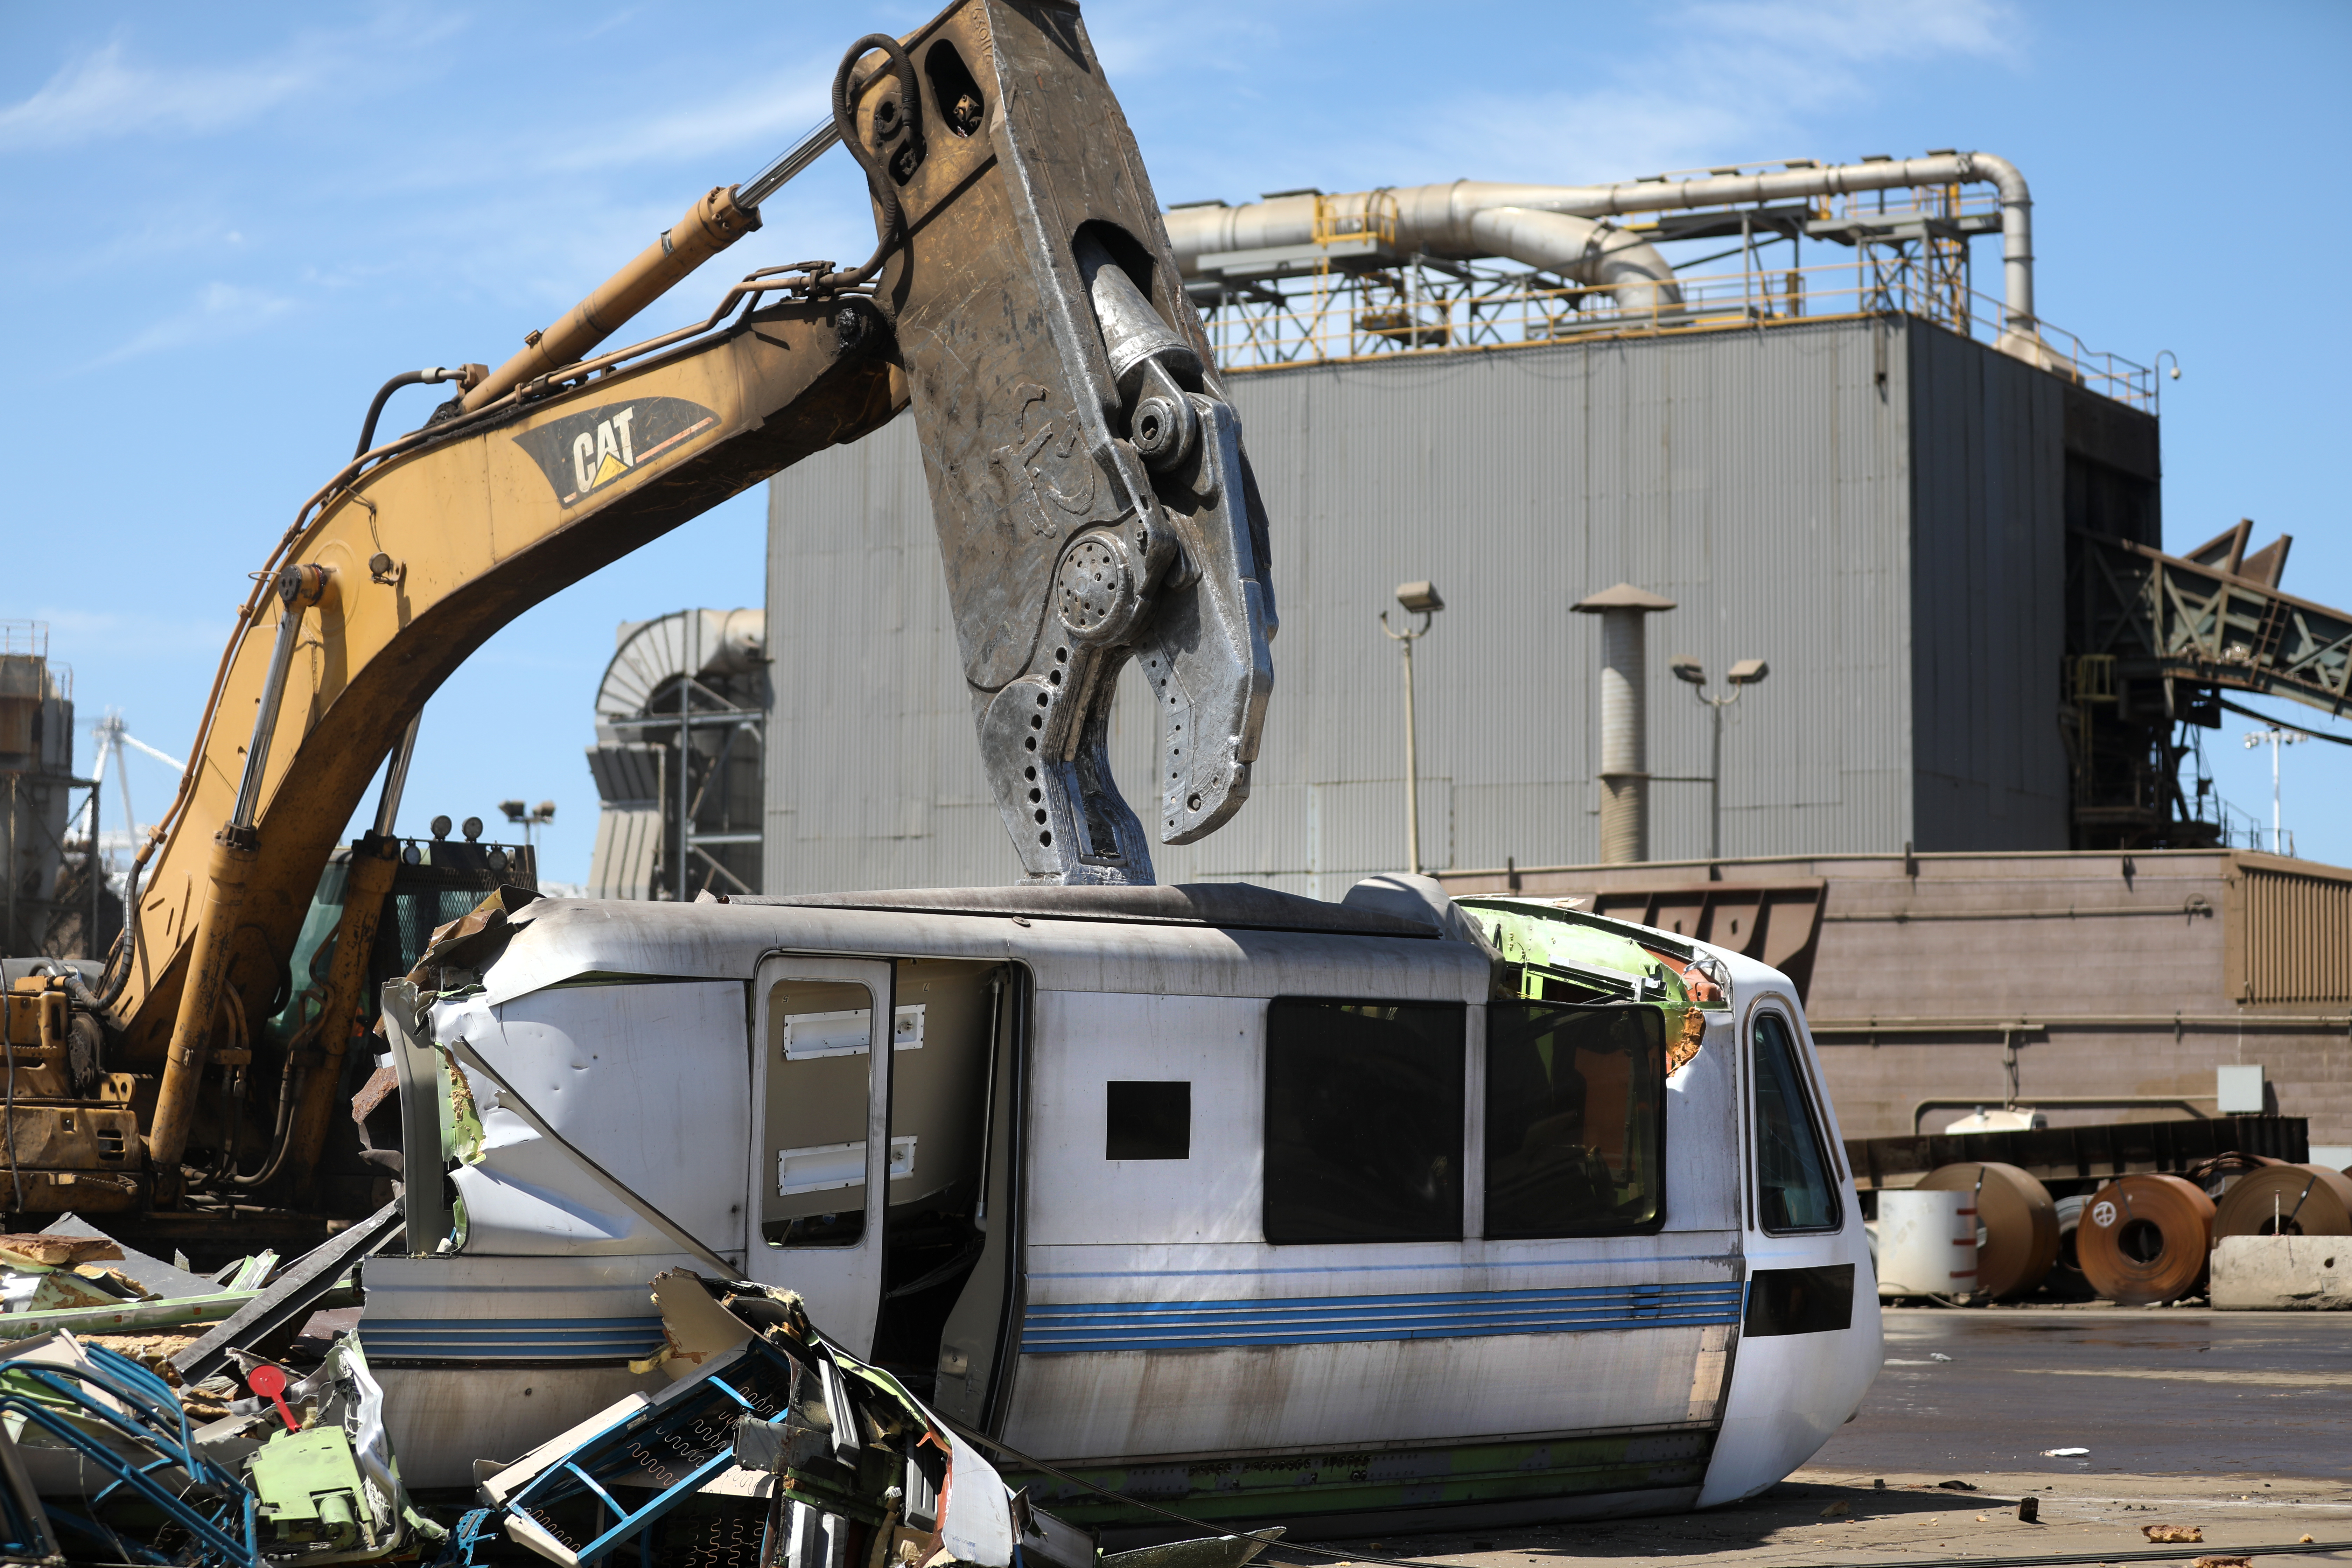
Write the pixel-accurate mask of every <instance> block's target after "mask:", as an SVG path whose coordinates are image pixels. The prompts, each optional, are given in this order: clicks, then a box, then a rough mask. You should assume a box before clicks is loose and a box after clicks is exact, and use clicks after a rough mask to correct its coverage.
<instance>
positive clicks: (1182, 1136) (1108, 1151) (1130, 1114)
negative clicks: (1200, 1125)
mask: <svg viewBox="0 0 2352 1568" xmlns="http://www.w3.org/2000/svg"><path fill="white" fill-rule="evenodd" d="M1103 1089H1104V1091H1105V1092H1104V1100H1105V1101H1106V1103H1105V1105H1104V1107H1103V1158H1104V1159H1106V1160H1189V1159H1191V1158H1192V1084H1191V1083H1190V1082H1187V1081H1185V1080H1183V1079H1177V1080H1175V1081H1172V1082H1159V1081H1149V1080H1130V1081H1127V1082H1117V1081H1114V1082H1111V1083H1107V1084H1105V1085H1104V1086H1103Z"/></svg>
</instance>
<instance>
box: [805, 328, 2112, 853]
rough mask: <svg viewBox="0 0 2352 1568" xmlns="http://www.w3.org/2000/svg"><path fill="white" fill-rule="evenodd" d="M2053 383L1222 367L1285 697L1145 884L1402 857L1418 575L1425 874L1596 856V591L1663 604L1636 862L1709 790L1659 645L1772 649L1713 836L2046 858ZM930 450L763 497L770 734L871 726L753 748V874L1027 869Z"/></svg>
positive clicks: (1145, 733) (1685, 343)
mask: <svg viewBox="0 0 2352 1568" xmlns="http://www.w3.org/2000/svg"><path fill="white" fill-rule="evenodd" d="M1882 372H1883V373H1884V375H1885V381H1884V382H1883V383H1882V382H1881V380H1880V379H1879V377H1880V374H1881V373H1882ZM1931 372H1932V380H1933V383H1934V384H1933V386H1932V387H1930V388H1926V389H1922V390H1919V391H1917V392H1916V393H1915V391H1914V386H1913V383H1914V379H1915V377H1916V376H1918V375H1921V374H1929V373H1931ZM2050 379H2051V378H2049V377H2047V376H2045V375H2044V374H2042V373H2041V372H2038V371H2034V370H2032V368H2030V367H2028V366H2025V365H2023V364H2021V363H2018V362H2016V361H2015V360H2012V359H2009V358H2007V357H2005V356H2001V355H1998V354H1995V353H1992V352H1991V351H1990V350H1989V349H1987V348H1985V347H1984V346H1983V345H1980V344H1971V343H1969V342H1964V341H1962V340H1959V339H1958V338H1954V337H1952V336H1950V334H1948V333H1945V332H1942V331H1940V330H1939V329H1937V328H1934V327H1931V326H1928V325H1927V324H1925V323H1919V322H1910V321H1905V320H1903V319H1900V318H1897V319H1893V320H1888V321H1843V322H1827V323H1822V324H1820V325H1799V326H1786V327H1782V328H1780V329H1777V330H1776V331H1773V332H1770V333H1760V334H1739V333H1730V334H1721V335H1716V336H1710V337H1707V338H1706V339H1705V340H1699V339H1660V340H1643V339H1627V340H1618V341H1613V342H1605V343H1591V344H1583V345H1563V346H1560V347H1556V348H1528V349H1522V350H1515V351H1513V352H1512V353H1508V354H1491V355H1472V354H1457V355H1439V356H1429V357H1423V358H1407V359H1402V360H1399V361H1396V362H1393V363H1373V364H1351V365H1328V366H1315V367H1307V368H1300V369H1296V370H1284V371H1268V372H1263V373H1256V374H1250V375H1247V376H1237V377H1234V378H1232V379H1231V380H1230V381H1229V382H1228V384H1227V385H1228V390H1229V393H1230V395H1231V396H1232V398H1233V400H1234V406H1235V408H1236V409H1237V410H1238V411H1239V412H1240V414H1241V416H1242V418H1243V420H1244V423H1245V424H1246V425H1247V426H1248V429H1249V433H1250V446H1251V452H1252V455H1253V457H1254V458H1255V462H1256V466H1257V473H1258V479H1259V482H1260V484H1261V486H1262V487H1263V489H1264V490H1265V497H1266V500H1267V504H1268V510H1269V512H1270V514H1271V515H1272V517H1273V518H1274V520H1275V522H1274V536H1273V546H1274V555H1275V558H1276V564H1277V566H1278V567H1279V569H1280V572H1281V574H1282V581H1283V592H1284V595H1285V600H1284V604H1285V609H1286V630H1285V632H1284V639H1283V643H1282V647H1283V650H1284V657H1283V674H1282V685H1281V687H1280V688H1279V689H1278V690H1277V691H1276V694H1275V695H1274V697H1273V699H1272V700H1271V702H1270V703H1269V705H1268V710H1267V713H1268V723H1267V730H1266V735H1265V747H1264V751H1263V752H1262V754H1261V756H1260V759H1259V761H1258V763H1257V764H1256V766H1255V769H1254V770H1253V804H1252V805H1251V807H1250V809H1249V810H1248V811H1247V812H1245V813H1244V814H1243V815H1242V816H1239V817H1237V818H1236V819H1235V820H1234V822H1233V823H1232V824H1231V825H1230V826H1228V827H1227V828H1226V829H1225V830H1224V831H1223V832H1222V833H1220V834H1219V835H1218V836H1217V837H1215V838H1213V839H1212V840H1210V841H1208V842H1206V843H1204V844H1201V845H1197V846H1193V847H1188V848H1182V849H1163V850H1161V851H1160V853H1159V856H1158V858H1159V862H1160V875H1161V876H1162V878H1163V879H1168V880H1196V879H1209V878H1222V877H1249V878H1252V879H1258V880H1265V881H1269V882H1271V883H1273V884H1274V885H1276V886H1279V887H1283V888H1287V889H1292V890H1296V891H1300V892H1317V893H1320V894H1321V895H1323V896H1327V897H1336V896H1337V895H1338V894H1339V892H1340V891H1342V890H1344V889H1346V888H1347V887H1348V886H1349V884H1350V883H1351V882H1353V881H1354V880H1355V879H1356V878H1358V877H1360V876H1361V875H1364V874H1367V873H1370V872H1373V871H1381V870H1393V869H1396V868H1400V867H1402V865H1403V863H1404V855H1405V845H1404V834H1403V832H1402V815H1403V794H1404V781H1403V776H1402V736H1401V735H1400V733H1399V726H1400V722H1401V721H1400V714H1399V705H1398V701H1397V697H1396V675H1395V669H1394V663H1393V660H1392V658H1387V657H1382V656H1383V655H1384V654H1386V653H1387V651H1388V646H1387V644H1386V643H1385V642H1384V641H1383V640H1382V639H1381V635H1380V626H1379V623H1378V621H1377V620H1376V619H1375V616H1377V614H1378V612H1379V611H1380V610H1381V608H1383V607H1385V606H1387V605H1389V604H1390V603H1391V598H1390V595H1391V589H1392V588H1393V586H1394V584H1396V583H1397V582H1398V581H1399V580H1400V579H1404V578H1421V577H1427V578H1433V579H1434V580H1436V581H1438V582H1440V583H1442V584H1444V588H1445V594H1446V598H1447V601H1448V605H1449V607H1448V608H1447V609H1446V611H1445V612H1444V614H1443V615H1441V616H1439V617H1438V619H1437V625H1436V626H1435V627H1434V628H1433V630H1432V632H1431V634H1430V636H1429V637H1427V638H1426V639H1425V640H1424V641H1423V643H1422V644H1421V646H1420V647H1417V648H1416V649H1415V650H1414V674H1415V679H1416V680H1417V681H1418V683H1419V708H1420V729H1421V733H1420V742H1419V751H1420V755H1421V758H1422V773H1423V780H1422V823H1421V826H1422V843H1423V859H1424V861H1425V863H1426V864H1427V865H1429V866H1430V867H1432V868H1439V869H1443V868H1447V867H1450V866H1479V867H1484V866H1492V867H1498V868H1499V867H1501V866H1502V865H1504V863H1505V861H1506V860H1507V859H1516V860H1517V862H1518V863H1519V864H1520V865H1555V864H1566V863H1570V862H1579V863H1582V862H1590V861H1591V860H1594V859H1596V858H1598V856H1597V847H1598V839H1597V822H1596V818H1595V814H1596V813H1597V811H1598V808H1599V798H1598V794H1597V788H1596V786H1595V784H1593V783H1592V782H1591V781H1592V778H1593V775H1594V773H1596V772H1597V771H1598V765H1599V754H1598V743H1599V733H1598V725H1599V716H1598V714H1597V712H1596V710H1595V708H1594V700H1593V687H1594V684H1595V681H1594V670H1595V668H1596V665H1597V659H1598V647H1597V643H1598V638H1597V637H1595V635H1594V633H1593V629H1592V628H1591V626H1587V625H1585V624H1584V623H1583V621H1582V618H1581V617H1571V616H1570V615H1569V614H1568V607H1569V605H1571V604H1573V603H1574V602H1576V601H1577V600H1578V599H1580V598H1582V597H1583V596H1585V595H1588V594H1591V593H1593V592H1596V591H1598V590H1600V589H1602V588H1606V587H1607V586H1609V585H1610V584H1613V583H1617V582H1620V581H1631V582H1633V583H1637V584H1641V585H1642V586H1643V587H1645V588H1648V589H1651V590H1653V591H1654V592H1657V593H1660V594H1662V595H1666V596H1667V597H1670V598H1673V599H1675V601H1676V602H1677V603H1678V604H1679V605H1680V606H1681V607H1680V608H1679V609H1677V610H1675V611H1674V612H1672V613H1669V614H1664V615H1660V616H1654V617H1652V622H1651V625H1650V627H1649V635H1650V637H1651V639H1652V640H1653V642H1654V645H1655V649H1656V651H1657V653H1658V654H1659V655H1660V656H1661V657H1659V658H1654V659H1653V660H1652V661H1651V670H1650V682H1651V685H1650V689H1649V691H1648V698H1649V707H1650V713H1651V735H1650V745H1649V763H1650V770H1651V772H1652V773H1654V775H1657V776H1658V777H1659V779H1660V780H1661V781H1662V782H1658V783H1655V784H1653V786H1652V806H1651V835H1652V851H1653V853H1655V854H1658V855H1662V856H1666V857H1675V856H1697V855H1703V854H1705V853H1706V845H1707V815H1706V785H1705V784H1703V783H1668V782H1663V781H1664V780H1666V779H1694V778H1698V777H1700V776H1702V775H1704V774H1705V773H1706V769H1707V734H1708V730H1707V723H1706V713H1705V711H1704V710H1702V709H1700V708H1699V707H1698V705H1697V704H1696V703H1693V702H1692V701H1690V700H1689V699H1688V698H1687V696H1686V695H1685V689H1684V688H1683V687H1682V685H1681V684H1680V683H1679V682H1677V681H1675V680H1674V679H1672V677H1671V676H1670V675H1669V674H1668V673H1667V670H1666V668H1665V663H1666V660H1665V658H1664V656H1666V655H1672V654H1680V653H1685V652H1687V653H1691V654H1693V655H1696V656H1698V657H1701V658H1704V659H1706V660H1707V661H1709V662H1710V663H1711V664H1713V665H1716V666H1720V665H1721V664H1723V663H1726V662H1727V661H1728V659H1729V658H1732V657H1735V656H1736V657H1761V658H1768V659H1769V661H1770V663H1771V666H1772V671H1773V674H1772V679H1771V681H1770V682H1769V684H1767V685H1765V686H1762V687H1759V688H1758V689H1757V690H1756V692H1755V693H1754V694H1753V695H1751V696H1750V697H1749V698H1748V700H1744V701H1743V702H1742V703H1741V705H1740V707H1739V709H1738V710H1736V711H1734V712H1732V713H1730V714H1728V715H1727V720H1726V726H1725V734H1724V742H1723V755H1724V783H1723V803H1724V810H1723V823H1724V826H1723V833H1724V843H1723V847H1724V849H1725V851H1726V852H1727V853H1730V854H1736V855H1758V854H1783V853H1795V852H1818V851H1837V850H1849V851H1851V850H1873V849H1875V850H1899V849H1900V848H1901V847H1903V845H1904V844H1905V843H1906V841H1909V842H1912V843H1915V844H1918V845H1920V846H1921V847H2001V848H2055V847H2062V846H2063V844H2064V843H2065V841H2066V840H2065V833H2066V826H2065V820H2064V813H2065V807H2066V790H2067V782H2066V774H2065V762H2064V758H2063V754H2062V753H2060V752H2059V751H2058V750H2057V748H2056V742H2055V741H2054V740H2053V738H2052V736H2051V726H2050V723H2049V720H2048V715H2049V713H2050V710H2051V705H2052V700H2053V691H2052V683H2053V679H2054V675H2053V671H2054V670H2055V669H2056V668H2057V667H2058V666H2057V661H2058V658H2059V652H2060V645H2059V642H2058V640H2057V639H2058V637H2059V635H2060V634H2059V630H2058V627H2057V625H2056V620H2055V617H2056V616H2057V606H2056V602H2055V599H2054V597H2053V595H2054V594H2055V591H2056V590H2055V587H2054V582H2055V579H2054V577H2053V579H2052V580H2051V583H2050V584H2044V583H2043V582H2042V580H2041V578H2040V577H2039V576H2038V575H2037V574H2040V573H2042V571H2043V570H2044V568H2045V567H2047V566H2048V565H2049V560H2054V559H2055V558H2054V557H2049V559H2047V560H2046V559H2045V557H2047V556H2048V550H2049V548H2051V546H2050V544H2049V542H2051V541H2054V540H2056V539H2058V538H2059V537H2060V535H2061V530H2062V528H2063V513H2062V503H2063V497H2062V495H2061V493H2060V491H2061V489H2062V488H2063V474H2062V473H2061V472H2059V471H2058V470H2057V469H2055V468H2052V467H2051V466H2050V464H2049V463H2048V462H2047V461H2046V460H2045V459H2046V458H2048V457H2049V455H2050V454H2051V453H2053V452H2054V451H2055V450H2056V447H2055V446H2054V443H2055V442H2056V441H2057V439H2058V437H2057V433H2056V426H2057V425H2058V424H2059V423H2060V422H2062V420H2063V417H2064V416H2065V410H2064V409H2063V408H2062V406H2061V405H2060V404H2059V403H2057V402H2054V401H2052V400H2050V399H2048V398H2046V397H2044V396H2043V395H2042V386H2043V384H2044V383H2049V382H2050ZM2053 384H2054V383H2053ZM2088 401H2092V402H2096V401H2099V400H2097V399H2095V398H2092V399H2089V400H2088ZM2135 417H2137V416H2135ZM2143 423H2145V421H2143ZM2029 459H2030V460H2029ZM917 463H918V458H917V454H916V450H915V442H914V439H913V432H912V431H911V430H910V429H909V428H908V426H907V425H906V424H905V423H904V422H900V423H898V424H895V425H892V426H888V427H887V428H886V429H884V430H882V431H880V432H878V433H877V434H876V435H875V436H873V437H868V438H867V439H866V441H864V442H862V443H860V444H858V445H857V446H856V447H847V448H844V449H842V450H840V451H836V452H830V453H826V454H824V455H822V456H821V457H819V458H816V459H814V460H813V461H811V462H808V463H804V464H803V465H801V466H800V467H798V468H794V469H793V470H792V471H791V472H790V473H788V474H785V475H782V476H780V478H779V479H778V480H777V482H776V483H775V485H774V486H773V487H772V491H771V503H770V504H771V511H770V518H771V547H770V548H771V555H770V560H771V581H770V596H769V606H770V616H771V620H770V640H771V647H772V649H773V650H774V652H775V654H776V656H777V658H779V659H780V660H782V661H784V662H785V663H786V664H787V665H788V666H790V667H791V668H796V669H799V670H801V671H803V674H804V679H803V680H801V681H798V682H795V683H792V688H791V689H782V690H780V691H779V693H778V709H777V723H778V725H779V726H780V729H779V733H780V734H782V733H785V732H788V731H789V732H791V733H793V734H795V735H801V736H814V735H819V734H833V733H842V732H845V731H844V730H843V728H842V727H843V726H845V725H862V726H865V727H866V731H865V732H870V733H871V734H872V735H873V739H874V742H875V744H874V745H872V746H871V747H869V748H866V749H862V750H858V751H855V752H852V751H845V750H843V749H841V748H838V747H832V746H827V747H823V748H811V747H809V746H806V745H804V744H803V745H795V746H792V747H780V748H779V749H780V751H782V752H785V753H786V754H785V755H784V756H783V758H782V766H780V767H779V768H778V769H775V770H772V772H771V774H770V779H769V797H768V799H769V812H770V819H769V828H770V833H769V842H770V846H771V847H770V851H769V867H768V881H767V886H768V887H769V888H770V889H772V890H775V891H800V890H814V889H823V888H828V887H878V886H892V885H897V886H923V885H942V884H943V885H950V886H956V885H968V884H977V883H986V882H991V881H1004V880H1008V879H1012V878H1013V877H1015V876H1018V875H1019V874H1020V868H1019V865H1018V863H1017V862H1016V861H1015V860H1014V859H1013V857H1012V856H1010V855H1009V854H1007V853H1006V851H1005V849H1004V848H1003V847H1002V843H1001V840H999V839H998V838H997V837H996V831H995V825H994V822H993V820H992V814H990V813H987V812H985V811H984V810H983V809H981V808H982V805H983V803H985V802H987V801H988V800H989V798H990V796H989V794H988V791H987V789H986V787H985V784H984V782H983V780H982V775H981V774H980V773H979V770H978V768H977V767H976V765H975V764H974V763H971V762H970V761H968V760H967V759H966V756H965V755H964V747H963V742H962V738H961V732H960V727H961V721H962V716H961V710H957V709H954V708H952V707H950V705H949V704H948V703H947V702H945V701H943V700H941V698H940V695H939V694H938V693H939V690H940V682H941V681H942V680H948V681H952V679H953V677H954V672H955V670H956V668H957V666H956V663H955V657H954V654H953V651H952V649H951V647H949V646H945V638H944V627H945V625H946V622H947V618H948V617H947V606H946V601H945V595H944V594H943V593H942V591H941V589H940V579H939V578H938V577H937V576H936V575H935V574H934V570H933V568H931V566H930V565H929V561H928V559H927V556H928V553H929V544H928V541H929V528H928V526H927V522H926V520H925V517H924V515H923V514H924V511H925V510H926V508H925V504H924V500H923V494H924V492H923V490H922V488H921V486H920V485H919V484H918V483H917V482H915V471H916V468H917ZM1931 485H1933V486H1934V487H1937V488H1938V489H1939V492H1940V490H1941V489H1952V490H1953V491H1954V492H1955V493H1954V494H1953V495H1950V496H1941V495H1940V493H1939V495H1938V496H1936V497H1929V496H1926V495H1925V494H1924V492H1925V491H1926V490H1927V489H1928V488H1929V487H1930V486H1931ZM1923 508H1924V509H1925V510H1923ZM1930 534H1931V535H1932V537H1923V535H1930ZM2050 569H2051V570H2052V571H2053V572H2054V571H2055V568H2054V567H2053V568H2050ZM2045 617H2047V619H2046V621H2045ZM1923 634H1924V635H1925V637H1926V641H1925V642H1924V643H1922V642H1921V641H1920V640H1919V638H1920V636H1921V635H1923ZM1124 692H1125V698H1124V700H1123V701H1122V702H1121V703H1120V704H1119V706H1118V709H1117V710H1115V712H1114V714H1113V718H1112V737H1111V754H1112V759H1113V769H1114V772H1115V773H1117V774H1118V777H1119V778H1120V779H1121V780H1123V781H1130V782H1135V781H1140V780H1141V779H1143V778H1146V777H1149V776H1150V768H1151V761H1150V748H1151V736H1150V726H1149V725H1148V724H1146V723H1144V722H1143V721H1142V713H1141V710H1143V709H1144V708H1146V707H1148V706H1150V699H1149V697H1148V695H1147V694H1146V693H1145V692H1144V690H1143V689H1142V688H1141V686H1140V683H1139V682H1136V681H1134V680H1131V679H1130V680H1129V681H1128V682H1127V683H1126V685H1125V688H1124ZM2036 715H2039V716H2040V717H2038V718H2037V717H2035V716H2036ZM1947 725H1949V726H1954V727H1956V728H1955V731H1954V732H1955V733H1956V735H1957V736H1958V740H1956V741H1953V742H1943V741H1939V740H1937V739H1936V737H1935V736H1934V735H1933V734H1930V733H1929V732H1928V731H1930V729H1931V728H1939V727H1942V726H1947ZM1702 875H1703V873H1702Z"/></svg>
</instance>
